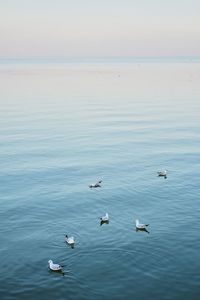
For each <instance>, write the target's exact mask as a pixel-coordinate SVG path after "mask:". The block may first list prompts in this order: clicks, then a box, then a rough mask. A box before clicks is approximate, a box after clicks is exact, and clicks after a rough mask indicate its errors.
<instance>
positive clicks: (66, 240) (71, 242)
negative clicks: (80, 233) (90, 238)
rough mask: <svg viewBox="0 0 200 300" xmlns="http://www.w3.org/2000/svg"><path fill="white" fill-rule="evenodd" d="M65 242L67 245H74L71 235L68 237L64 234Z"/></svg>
mask: <svg viewBox="0 0 200 300" xmlns="http://www.w3.org/2000/svg"><path fill="white" fill-rule="evenodd" d="M65 242H66V243H67V244H69V245H74V243H75V240H74V237H73V236H70V237H68V235H67V234H66V235H65Z"/></svg>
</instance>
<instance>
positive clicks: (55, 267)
mask: <svg viewBox="0 0 200 300" xmlns="http://www.w3.org/2000/svg"><path fill="white" fill-rule="evenodd" d="M48 264H49V269H50V270H52V271H62V266H60V265H58V264H54V263H53V261H52V260H49V261H48Z"/></svg>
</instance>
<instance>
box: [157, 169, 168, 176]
mask: <svg viewBox="0 0 200 300" xmlns="http://www.w3.org/2000/svg"><path fill="white" fill-rule="evenodd" d="M157 174H158V176H163V177H165V178H167V170H163V171H158V172H157Z"/></svg>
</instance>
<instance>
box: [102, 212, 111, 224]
mask: <svg viewBox="0 0 200 300" xmlns="http://www.w3.org/2000/svg"><path fill="white" fill-rule="evenodd" d="M100 220H101V221H102V222H108V221H109V216H108V213H106V214H105V216H103V217H101V218H100Z"/></svg>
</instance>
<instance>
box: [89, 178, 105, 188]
mask: <svg viewBox="0 0 200 300" xmlns="http://www.w3.org/2000/svg"><path fill="white" fill-rule="evenodd" d="M101 183H102V180H99V181H97V182H96V183H92V184H90V185H89V188H98V187H101V185H100V184H101Z"/></svg>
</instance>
